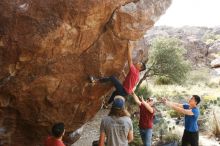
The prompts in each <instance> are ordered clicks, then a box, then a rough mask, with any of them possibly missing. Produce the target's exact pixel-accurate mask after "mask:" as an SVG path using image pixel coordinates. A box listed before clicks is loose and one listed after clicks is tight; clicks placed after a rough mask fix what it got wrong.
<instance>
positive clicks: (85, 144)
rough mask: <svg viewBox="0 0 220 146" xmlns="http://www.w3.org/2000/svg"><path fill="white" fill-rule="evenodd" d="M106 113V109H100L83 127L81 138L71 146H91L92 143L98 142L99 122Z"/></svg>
mask: <svg viewBox="0 0 220 146" xmlns="http://www.w3.org/2000/svg"><path fill="white" fill-rule="evenodd" d="M108 113H109V110H108V109H101V110H100V111H99V112H98V113H97V114H96V116H95V117H94V118H93V119H92V120H91V121H89V122H88V123H86V124H85V125H84V128H83V129H84V130H83V133H82V136H81V137H80V139H79V140H78V141H77V142H76V143H74V144H73V145H72V146H91V145H92V142H93V141H95V140H98V139H99V127H100V124H101V120H102V118H103V117H104V116H106V115H108Z"/></svg>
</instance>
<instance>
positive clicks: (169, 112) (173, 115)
mask: <svg viewBox="0 0 220 146" xmlns="http://www.w3.org/2000/svg"><path fill="white" fill-rule="evenodd" d="M168 114H169V115H170V117H171V118H177V117H182V116H183V114H181V113H179V112H177V111H175V110H169V111H168Z"/></svg>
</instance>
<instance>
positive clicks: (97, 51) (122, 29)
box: [0, 0, 171, 146]
mask: <svg viewBox="0 0 220 146" xmlns="http://www.w3.org/2000/svg"><path fill="white" fill-rule="evenodd" d="M170 4H171V0H163V1H158V0H139V1H137V0H134V2H132V0H102V1H100V0H17V1H14V0H1V1H0V68H1V69H0V117H1V118H0V145H4V146H5V145H11V146H15V145H16V146H28V145H37V144H38V145H40V144H42V141H43V138H45V136H46V135H48V133H49V131H50V128H51V125H52V124H53V123H54V122H58V121H63V122H64V123H65V126H66V132H67V135H68V134H69V133H71V132H73V131H75V130H76V129H77V128H79V127H80V126H82V125H83V124H84V123H85V122H87V121H88V120H89V119H91V118H92V117H93V116H94V115H95V114H96V112H97V111H98V110H99V108H100V106H101V101H102V99H101V97H102V96H103V95H105V94H106V93H107V92H108V91H110V89H111V87H112V86H111V85H94V86H93V85H91V84H90V83H89V81H88V75H89V74H92V75H95V76H108V75H112V74H115V75H116V76H117V77H120V73H121V70H122V69H124V67H125V63H126V54H127V43H128V41H129V40H137V39H139V38H141V37H142V36H143V34H144V33H145V32H146V31H147V30H148V29H149V28H150V27H151V26H153V25H154V23H155V21H156V20H157V19H158V18H159V16H160V15H162V14H163V13H164V12H165V10H166V9H167V8H168V7H169V5H170ZM139 51H141V50H139ZM142 52H143V50H142ZM134 53H135V54H140V53H138V52H137V50H134ZM142 54H143V53H142ZM133 56H136V57H138V56H137V55H133Z"/></svg>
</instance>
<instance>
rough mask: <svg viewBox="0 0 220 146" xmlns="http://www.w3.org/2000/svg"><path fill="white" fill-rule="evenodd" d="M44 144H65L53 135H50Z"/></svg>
mask: <svg viewBox="0 0 220 146" xmlns="http://www.w3.org/2000/svg"><path fill="white" fill-rule="evenodd" d="M44 146H65V145H64V143H63V141H62V140H59V139H55V138H54V137H52V136H49V137H48V138H47V139H46V140H45V142H44Z"/></svg>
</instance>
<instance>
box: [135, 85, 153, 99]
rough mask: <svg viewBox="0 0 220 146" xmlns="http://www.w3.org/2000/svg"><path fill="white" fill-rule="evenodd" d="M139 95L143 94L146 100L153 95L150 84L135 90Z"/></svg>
mask: <svg viewBox="0 0 220 146" xmlns="http://www.w3.org/2000/svg"><path fill="white" fill-rule="evenodd" d="M135 93H136V95H137V96H139V97H140V96H142V97H143V98H144V99H145V100H146V99H147V98H148V97H150V96H151V95H152V91H151V90H150V88H148V86H143V87H140V88H139V89H136V90H135Z"/></svg>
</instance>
